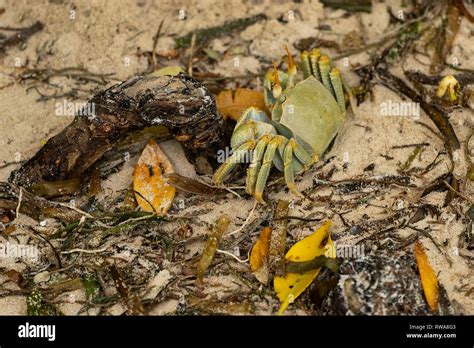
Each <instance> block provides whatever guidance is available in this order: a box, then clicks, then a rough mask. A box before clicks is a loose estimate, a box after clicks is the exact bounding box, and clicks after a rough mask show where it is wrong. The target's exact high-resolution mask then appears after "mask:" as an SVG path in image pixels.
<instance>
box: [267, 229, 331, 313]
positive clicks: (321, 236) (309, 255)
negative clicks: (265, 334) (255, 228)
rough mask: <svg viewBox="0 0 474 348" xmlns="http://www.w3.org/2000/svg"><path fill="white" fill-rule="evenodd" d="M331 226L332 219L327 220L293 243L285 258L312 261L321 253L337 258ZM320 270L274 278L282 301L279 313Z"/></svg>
mask: <svg viewBox="0 0 474 348" xmlns="http://www.w3.org/2000/svg"><path fill="white" fill-rule="evenodd" d="M330 227H331V221H326V222H325V223H324V224H323V225H322V226H321V227H320V228H318V229H317V230H316V231H315V232H314V233H313V234H311V235H310V236H308V237H306V238H304V239H302V240H300V241H299V242H298V243H296V244H295V245H293V246H292V247H291V248H290V250H289V251H288V252H287V253H286V255H285V259H286V260H287V261H295V262H303V261H310V260H312V259H314V258H315V257H317V256H320V255H325V256H327V257H331V258H335V256H336V252H335V250H334V244H333V242H332V240H331V238H330V237H329V228H330ZM320 270H321V268H317V269H314V270H311V271H308V272H305V273H302V274H299V273H286V274H285V276H283V277H280V276H277V277H275V278H274V282H273V286H274V289H275V292H276V293H277V295H278V298H279V299H280V301H281V307H280V311H279V312H278V314H279V315H281V314H283V312H284V311H285V309H286V307H288V305H289V304H290V303H292V302H293V301H294V300H296V298H297V297H298V296H299V295H301V293H302V292H303V291H304V290H305V289H306V288H307V287H308V286H309V285H310V284H311V283H312V282H313V280H314V279H315V278H316V276H317V275H318V273H319V271H320Z"/></svg>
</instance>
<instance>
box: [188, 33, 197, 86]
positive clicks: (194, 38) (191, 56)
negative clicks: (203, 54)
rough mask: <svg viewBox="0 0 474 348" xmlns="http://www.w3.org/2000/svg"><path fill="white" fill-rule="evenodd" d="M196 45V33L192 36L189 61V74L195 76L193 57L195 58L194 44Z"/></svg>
mask: <svg viewBox="0 0 474 348" xmlns="http://www.w3.org/2000/svg"><path fill="white" fill-rule="evenodd" d="M195 45H196V34H193V36H192V37H191V48H190V49H189V63H188V75H189V76H191V77H192V76H193V58H194V46H195Z"/></svg>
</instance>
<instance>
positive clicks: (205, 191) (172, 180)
mask: <svg viewBox="0 0 474 348" xmlns="http://www.w3.org/2000/svg"><path fill="white" fill-rule="evenodd" d="M165 177H166V178H168V183H169V184H170V185H171V186H173V187H175V188H176V189H178V190H180V191H183V192H188V193H194V194H197V195H204V196H210V195H215V194H217V193H221V192H224V191H223V190H221V189H217V188H215V187H212V186H209V185H206V184H203V183H201V182H199V181H196V180H194V179H191V178H187V177H185V176H182V175H179V174H176V173H171V174H166V175H165Z"/></svg>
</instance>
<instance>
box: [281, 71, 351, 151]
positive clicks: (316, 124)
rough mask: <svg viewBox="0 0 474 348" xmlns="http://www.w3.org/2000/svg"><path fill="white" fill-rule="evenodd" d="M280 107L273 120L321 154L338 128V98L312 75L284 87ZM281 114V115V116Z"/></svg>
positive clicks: (339, 117) (341, 114)
mask: <svg viewBox="0 0 474 348" xmlns="http://www.w3.org/2000/svg"><path fill="white" fill-rule="evenodd" d="M282 95H283V98H284V99H285V100H284V101H283V102H282V104H281V109H280V110H278V107H275V108H274V109H273V112H272V118H273V120H274V121H276V122H278V123H280V124H281V125H283V126H285V127H287V128H288V129H289V130H291V132H292V133H293V134H294V136H295V138H296V139H297V140H303V142H304V143H306V144H304V143H303V144H302V145H303V146H304V147H307V146H308V145H309V146H310V147H311V150H312V151H311V153H313V154H317V155H319V156H320V155H322V154H323V153H324V151H325V150H326V149H327V147H328V146H329V144H330V143H331V141H332V140H333V139H334V137H335V136H336V134H337V132H338V131H339V129H340V127H341V125H342V123H343V121H344V118H345V116H344V115H343V113H342V112H341V109H340V108H339V105H338V104H337V101H336V100H335V99H334V97H333V96H332V94H331V92H330V91H328V90H327V88H326V87H324V85H323V84H322V83H321V82H319V81H318V80H317V79H315V78H314V77H313V76H310V77H308V78H307V79H305V80H304V81H301V82H298V83H297V84H296V85H295V86H294V87H293V88H290V89H288V90H285V91H283V94H282ZM280 115H281V116H280Z"/></svg>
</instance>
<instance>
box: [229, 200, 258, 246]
mask: <svg viewBox="0 0 474 348" xmlns="http://www.w3.org/2000/svg"><path fill="white" fill-rule="evenodd" d="M257 204H258V202H257V201H255V203H254V205H253V208H252V210H251V211H250V213H249V215H248V216H247V219H246V220H245V222H244V223H243V224H242V226H240V227H239V228H238V229H236V230H235V231H233V232H230V233H227V234H226V237H227V236H232V235H233V234H236V233H239V232H240V231H242V230H243V229H244V227H245V226H247V224H248V223H249V221H250V218H251V217H252V215H253V212H254V211H255V208H257Z"/></svg>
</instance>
